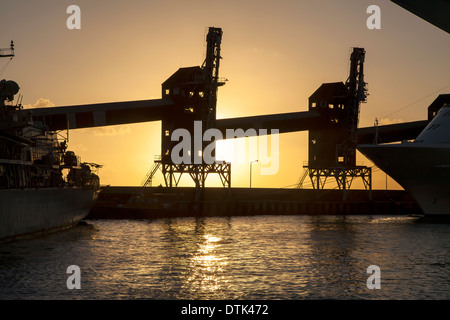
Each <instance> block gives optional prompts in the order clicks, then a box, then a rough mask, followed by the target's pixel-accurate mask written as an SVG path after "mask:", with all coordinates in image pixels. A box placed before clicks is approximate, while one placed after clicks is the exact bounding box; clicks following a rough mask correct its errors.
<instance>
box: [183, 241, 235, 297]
mask: <svg viewBox="0 0 450 320" xmlns="http://www.w3.org/2000/svg"><path fill="white" fill-rule="evenodd" d="M202 240H203V242H202V243H199V244H198V250H197V251H196V252H195V254H194V255H193V256H192V258H191V260H190V272H191V273H190V276H189V277H188V281H187V283H188V284H189V285H190V287H191V288H190V289H191V290H193V291H197V293H199V294H207V293H215V292H217V291H220V289H221V288H222V287H223V286H224V285H225V284H226V282H227V280H226V277H225V275H224V268H225V266H226V265H227V259H226V258H224V257H220V256H218V255H217V252H216V251H217V249H218V248H219V247H220V246H221V244H220V241H221V240H222V239H221V238H219V237H216V236H213V235H210V234H206V235H204V236H203V239H202Z"/></svg>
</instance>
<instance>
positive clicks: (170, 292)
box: [0, 216, 450, 300]
mask: <svg viewBox="0 0 450 320" xmlns="http://www.w3.org/2000/svg"><path fill="white" fill-rule="evenodd" d="M87 222H88V225H87V226H86V225H85V226H77V227H75V228H73V229H70V230H66V231H62V232H59V233H56V234H53V235H49V236H46V237H43V238H39V239H33V240H26V241H19V242H15V243H10V244H3V245H0V299H283V300H288V299H289V300H290V299H448V298H450V224H432V223H418V222H417V220H416V219H415V218H410V217H386V216H383V217H381V216H375V217H369V216H362V217H356V216H347V217H332V216H321V217H311V216H256V217H255V216H253V217H232V218H226V217H218V218H179V219H160V220H151V221H150V220H149V221H117V220H116V221H114V220H99V221H87ZM70 265H77V266H79V267H80V270H81V289H79V290H76V289H74V290H69V289H68V288H67V285H66V281H67V279H68V277H69V276H70V275H69V274H67V273H66V271H67V267H68V266H70ZM370 265H377V266H379V267H380V269H381V289H378V290H377V289H372V290H370V289H368V288H367V285H366V282H367V279H368V277H369V276H370V274H367V272H366V271H367V267H368V266H370Z"/></svg>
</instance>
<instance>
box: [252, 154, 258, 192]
mask: <svg viewBox="0 0 450 320" xmlns="http://www.w3.org/2000/svg"><path fill="white" fill-rule="evenodd" d="M256 162H258V160H254V161H250V189H251V188H252V164H254V163H256Z"/></svg>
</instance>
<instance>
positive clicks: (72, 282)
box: [66, 265, 81, 290]
mask: <svg viewBox="0 0 450 320" xmlns="http://www.w3.org/2000/svg"><path fill="white" fill-rule="evenodd" d="M66 273H68V274H70V276H69V277H68V278H67V281H66V285H67V289H70V290H73V289H81V269H80V267H79V266H77V265H70V266H68V267H67V270H66Z"/></svg>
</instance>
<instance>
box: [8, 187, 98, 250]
mask: <svg viewBox="0 0 450 320" xmlns="http://www.w3.org/2000/svg"><path fill="white" fill-rule="evenodd" d="M96 196H97V193H96V192H95V191H94V190H84V189H81V188H42V189H24V190H17V189H6V190H0V241H1V242H4V241H10V240H14V239H18V238H25V237H29V236H35V235H37V234H42V233H48V232H53V231H56V230H61V229H65V228H69V227H71V226H74V225H75V224H77V223H78V222H79V221H81V220H82V219H84V218H85V217H86V216H87V215H88V214H89V211H90V210H91V208H92V206H93V205H94V202H95V199H96Z"/></svg>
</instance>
